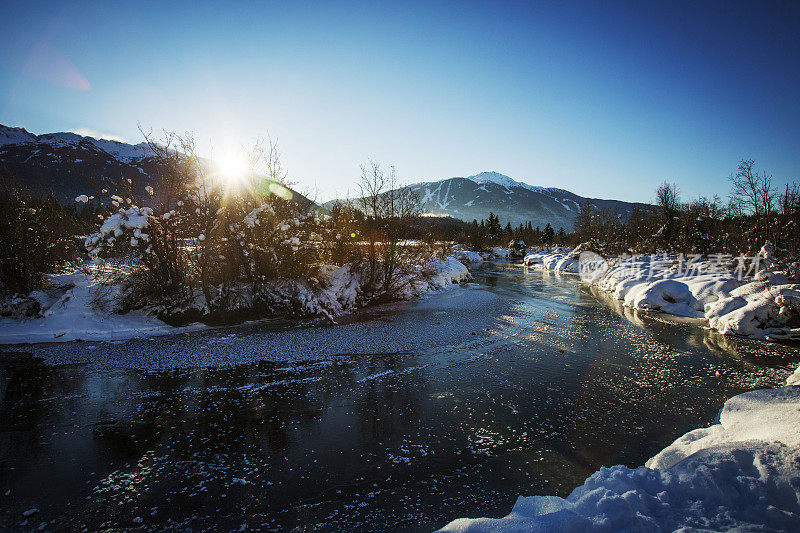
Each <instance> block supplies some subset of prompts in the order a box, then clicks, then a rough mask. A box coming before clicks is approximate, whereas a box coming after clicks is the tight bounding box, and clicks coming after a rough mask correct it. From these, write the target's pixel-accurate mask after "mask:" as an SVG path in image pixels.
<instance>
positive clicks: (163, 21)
mask: <svg viewBox="0 0 800 533" xmlns="http://www.w3.org/2000/svg"><path fill="white" fill-rule="evenodd" d="M567 4H568V5H567ZM799 28H800V2H794V1H789V0H786V1H754V2H750V3H738V2H730V1H721V0H720V1H717V2H710V1H709V2H702V1H700V2H697V1H695V2H686V3H681V2H676V1H669V2H666V1H665V2H639V1H633V2H529V3H502V2H482V3H474V4H472V3H465V2H454V3H447V2H435V3H434V2H428V3H415V2H411V1H408V0H404V1H400V2H395V3H392V4H390V3H384V2H366V3H363V4H357V3H349V4H347V5H345V4H344V3H341V2H323V3H305V2H281V3H274V4H271V3H262V2H250V3H237V2H222V1H217V2H209V3H202V2H175V3H172V2H163V1H162V2H153V3H150V2H145V1H134V2H131V1H127V2H113V1H102V2H69V1H67V0H61V1H58V2H50V3H48V2H37V1H29V0H3V1H2V2H0V50H2V52H1V53H0V123H3V124H6V125H12V126H23V127H25V128H26V129H28V130H29V131H32V132H34V133H45V132H53V131H67V130H82V131H94V132H98V133H100V134H104V135H113V136H118V137H120V138H123V139H125V140H127V141H132V142H140V141H141V136H140V134H139V131H138V128H137V125H138V124H142V125H143V126H145V127H146V128H153V129H154V130H157V131H160V130H162V129H166V130H173V131H177V132H188V131H190V132H192V133H193V134H194V135H195V137H196V138H197V140H198V142H199V145H200V148H201V151H202V152H203V153H204V155H209V154H210V153H211V151H212V148H213V151H215V152H219V151H221V150H222V149H223V147H228V146H236V145H238V144H240V143H248V142H252V141H253V140H254V139H255V138H257V137H266V136H267V135H269V136H271V137H272V138H273V139H276V140H277V142H278V145H279V148H280V150H281V152H282V155H283V163H284V166H285V167H286V169H287V170H288V172H289V176H290V179H292V180H293V181H295V182H296V183H297V184H298V188H299V189H300V190H302V191H307V192H308V191H311V192H314V191H316V193H317V194H316V197H317V199H319V200H327V199H329V198H331V197H333V196H334V195H344V194H346V193H347V192H348V191H355V183H356V181H357V177H358V175H359V165H360V164H362V163H364V162H366V161H367V160H368V159H369V158H373V159H376V160H378V161H381V162H384V163H387V164H388V163H394V164H395V165H396V166H397V171H398V175H399V176H400V178H401V179H402V180H404V181H406V182H411V181H419V180H432V179H442V178H447V177H452V176H466V175H470V174H475V173H477V172H480V171H484V170H496V171H498V172H502V173H504V174H508V175H510V176H512V177H514V178H515V179H519V180H521V181H525V182H528V183H531V184H534V185H544V186H553V187H561V188H564V189H568V190H571V191H573V192H575V193H577V194H581V195H584V196H595V197H605V198H619V199H623V200H636V201H648V200H651V199H652V198H653V191H654V189H655V187H656V186H657V185H658V183H660V182H661V181H663V180H669V181H674V182H676V183H677V184H678V185H679V187H680V189H681V191H682V193H683V197H684V199H688V198H691V197H696V196H698V195H700V194H704V195H711V194H714V193H719V194H720V195H723V196H724V195H725V194H726V193H727V190H728V185H727V182H726V178H727V176H728V175H729V174H730V173H731V172H733V171H734V170H735V168H736V165H737V161H738V160H739V159H741V158H745V157H746V158H753V159H755V160H756V162H757V164H758V165H759V166H760V168H763V169H766V170H768V171H770V172H771V173H772V174H773V175H774V177H775V180H776V181H777V182H779V183H784V182H786V181H787V180H788V179H799V178H800V29H799Z"/></svg>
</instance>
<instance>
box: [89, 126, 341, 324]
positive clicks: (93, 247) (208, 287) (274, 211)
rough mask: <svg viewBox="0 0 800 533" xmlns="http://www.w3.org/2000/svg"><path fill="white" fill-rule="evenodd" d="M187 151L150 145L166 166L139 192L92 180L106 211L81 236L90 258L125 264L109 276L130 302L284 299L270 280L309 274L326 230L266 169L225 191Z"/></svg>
mask: <svg viewBox="0 0 800 533" xmlns="http://www.w3.org/2000/svg"><path fill="white" fill-rule="evenodd" d="M192 148H193V147H192V144H191V143H189V142H186V141H183V142H182V143H181V144H180V149H179V150H174V149H172V148H169V147H164V146H161V145H155V144H153V152H154V153H155V154H156V156H157V158H158V159H159V161H160V164H161V167H162V168H163V169H165V170H164V171H163V172H162V177H161V179H160V180H158V181H156V182H155V183H152V184H148V185H147V186H146V187H144V189H143V190H141V191H137V190H136V189H135V188H134V187H133V185H132V184H131V183H130V182H129V181H127V180H122V181H118V182H111V181H109V182H105V183H103V184H102V185H100V187H101V189H100V190H98V191H97V192H96V194H95V196H94V197H95V198H96V201H98V202H100V203H101V204H102V205H104V206H106V208H107V209H108V211H107V214H106V216H105V218H104V219H101V220H100V221H99V227H98V228H97V231H96V232H94V233H92V234H91V235H89V237H87V239H86V248H87V250H88V251H89V254H90V257H91V258H92V259H94V260H95V261H96V262H99V261H103V260H107V261H108V260H110V261H111V262H112V263H116V264H125V265H127V266H132V267H133V272H130V269H128V270H126V271H125V273H124V279H120V278H119V277H117V278H115V279H112V280H111V281H112V282H114V283H118V282H121V281H124V282H125V284H126V285H128V286H129V288H130V289H131V290H130V291H128V292H127V295H128V296H127V297H128V299H129V300H130V306H132V307H142V306H155V307H156V308H158V309H160V310H162V312H163V313H167V314H168V313H170V312H172V311H173V310H180V312H181V313H184V312H187V311H191V312H194V313H200V314H213V313H217V312H230V311H232V310H237V311H242V310H244V309H251V310H253V309H256V308H259V307H263V306H264V305H265V303H267V304H269V302H272V301H274V300H276V299H279V300H280V301H284V300H286V294H284V293H285V291H277V292H280V296H276V290H275V286H276V282H278V281H285V280H293V279H302V280H304V281H305V280H310V279H313V278H314V276H315V274H316V272H317V270H318V266H319V263H320V259H321V257H322V255H324V253H325V250H326V246H325V244H326V241H327V240H328V239H329V233H330V228H328V227H327V226H326V225H325V224H324V221H322V220H320V218H319V215H317V214H315V213H314V212H313V210H312V209H311V208H312V204H310V203H308V202H305V201H296V200H293V199H292V198H291V196H292V193H291V191H290V190H289V189H288V188H287V187H286V186H285V185H283V184H282V183H279V182H278V181H276V180H275V179H273V178H275V176H274V175H272V174H270V175H268V176H267V177H257V176H256V174H255V173H254V172H253V173H251V174H250V176H249V179H248V180H246V181H247V183H244V184H242V186H241V187H238V188H236V189H229V188H226V187H225V182H224V180H222V179H218V176H217V175H215V174H214V173H213V171H212V170H210V169H209V168H208V166H207V165H206V164H204V163H202V161H201V160H200V159H199V158H197V157H194V156H193V155H192V152H191V150H192ZM270 176H271V177H270ZM79 198H80V197H79ZM87 198H88V197H87ZM80 199H81V200H83V198H80ZM107 270H108V269H106V271H107ZM112 271H113V269H112ZM290 303H291V302H290Z"/></svg>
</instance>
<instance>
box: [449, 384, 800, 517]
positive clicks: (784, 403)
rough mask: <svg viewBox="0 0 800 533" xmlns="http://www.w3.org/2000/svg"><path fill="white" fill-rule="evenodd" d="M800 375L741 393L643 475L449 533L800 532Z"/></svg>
mask: <svg viewBox="0 0 800 533" xmlns="http://www.w3.org/2000/svg"><path fill="white" fill-rule="evenodd" d="M798 382H800V368H798V370H797V371H796V372H795V373H794V374H793V375H792V376H791V377H790V378H789V379H788V380H787V386H786V387H782V388H778V389H773V390H759V391H752V392H747V393H744V394H740V395H739V396H735V397H733V398H731V399H730V400H728V401H727V402H725V406H724V407H723V408H722V410H721V411H720V414H719V417H718V421H717V423H715V424H714V425H712V426H710V427H708V428H702V429H696V430H694V431H690V432H689V433H687V434H685V435H684V436H682V437H680V438H679V439H677V440H676V441H675V442H674V443H673V444H671V445H670V446H668V447H666V448H665V449H664V450H662V451H661V452H660V453H659V454H658V455H656V456H655V457H653V458H652V459H650V460H649V461H648V462H647V464H646V466H643V467H639V468H636V469H631V468H627V467H625V466H620V465H618V466H613V467H611V468H601V469H600V470H599V471H597V472H595V473H594V474H593V475H592V476H590V477H589V478H588V479H587V480H586V481H585V482H584V484H583V485H582V486H580V487H578V488H576V489H575V490H573V491H572V493H571V494H570V495H569V496H567V497H566V498H558V497H555V496H532V497H527V498H526V497H519V498H518V499H517V502H516V504H515V505H514V507H513V509H512V511H511V513H510V514H509V515H508V516H506V517H505V518H499V519H491V518H478V519H466V518H460V519H458V520H454V521H453V522H451V523H450V524H448V525H447V526H445V527H444V528H443V529H442V531H460V532H466V531H470V532H475V531H554V530H555V531H587V530H591V531H609V532H610V531H645V530H652V531H675V530H678V529H682V528H690V529H702V530H712V531H720V530H730V529H740V530H757V531H764V530H767V531H798V530H800V482H798V480H799V479H800V386H792V384H793V383H798Z"/></svg>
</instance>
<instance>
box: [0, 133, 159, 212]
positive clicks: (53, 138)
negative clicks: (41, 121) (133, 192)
mask: <svg viewBox="0 0 800 533" xmlns="http://www.w3.org/2000/svg"><path fill="white" fill-rule="evenodd" d="M152 155H153V154H152V152H151V150H150V147H149V146H148V145H147V144H146V143H141V144H136V145H131V144H127V143H123V142H119V141H110V140H106V139H95V138H93V137H86V136H82V135H78V134H77V133H70V132H62V133H47V134H42V135H36V134H34V133H30V132H28V131H27V130H25V129H24V128H12V127H8V126H3V125H2V124H0V175H2V176H3V177H5V178H6V179H8V180H10V181H11V182H12V183H14V182H16V183H19V184H21V185H24V186H26V187H28V188H30V189H32V190H34V191H52V192H53V194H55V196H56V198H58V199H59V200H63V201H67V200H69V199H71V198H74V197H75V196H77V195H79V194H83V193H85V192H86V191H87V189H88V188H89V182H90V181H91V180H99V179H102V178H120V177H122V178H130V179H131V181H133V182H134V183H136V184H141V186H142V187H144V185H146V183H147V181H150V180H151V176H154V175H156V174H157V173H158V171H159V165H158V163H157V162H156V161H155V160H154V158H153V157H152Z"/></svg>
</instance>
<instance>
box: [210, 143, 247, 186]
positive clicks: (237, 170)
mask: <svg viewBox="0 0 800 533" xmlns="http://www.w3.org/2000/svg"><path fill="white" fill-rule="evenodd" d="M215 162H216V166H217V173H218V175H219V177H220V179H221V181H222V183H223V185H225V187H227V188H229V189H235V188H238V187H239V186H240V185H242V183H243V182H244V179H245V177H247V174H248V170H249V166H248V164H247V160H246V159H245V158H244V157H243V156H242V155H241V154H239V153H236V152H226V153H224V154H222V156H221V157H219V158H216V161H215Z"/></svg>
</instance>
